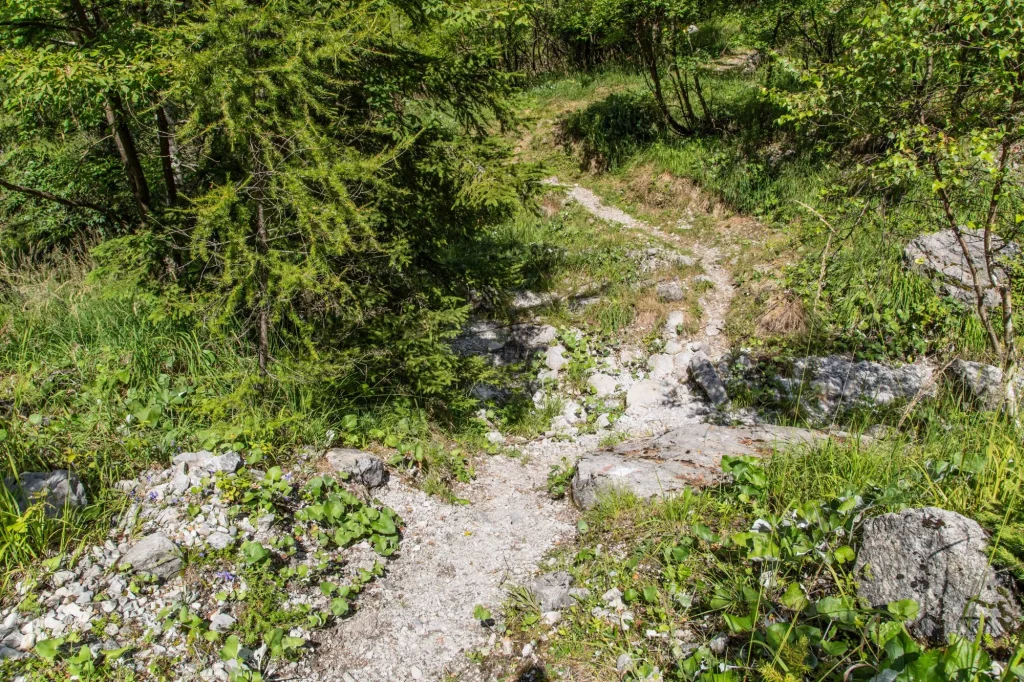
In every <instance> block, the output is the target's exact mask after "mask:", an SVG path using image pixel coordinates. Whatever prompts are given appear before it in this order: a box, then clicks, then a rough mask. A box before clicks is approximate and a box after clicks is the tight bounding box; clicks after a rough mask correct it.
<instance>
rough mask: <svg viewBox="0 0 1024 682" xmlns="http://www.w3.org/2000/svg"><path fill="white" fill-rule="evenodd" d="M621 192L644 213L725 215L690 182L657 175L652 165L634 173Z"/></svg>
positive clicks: (639, 168) (668, 175)
mask: <svg viewBox="0 0 1024 682" xmlns="http://www.w3.org/2000/svg"><path fill="white" fill-rule="evenodd" d="M623 192H624V195H625V198H626V200H627V201H629V202H630V203H632V204H636V205H638V206H640V207H641V208H643V209H644V210H646V211H665V210H674V211H685V210H688V211H690V212H691V213H694V214H698V215H700V214H711V215H714V214H716V213H724V209H721V208H720V207H719V206H718V203H717V202H716V201H714V200H713V199H712V198H711V197H709V196H708V195H707V194H705V193H704V192H702V191H701V189H700V188H699V187H697V185H696V184H694V183H693V181H691V180H690V179H689V178H680V177H676V176H675V175H672V174H671V173H661V174H660V175H656V174H655V171H654V167H653V166H651V165H644V166H639V167H637V168H635V169H633V170H632V171H631V172H630V179H629V182H628V183H627V184H626V186H625V187H624V188H623Z"/></svg>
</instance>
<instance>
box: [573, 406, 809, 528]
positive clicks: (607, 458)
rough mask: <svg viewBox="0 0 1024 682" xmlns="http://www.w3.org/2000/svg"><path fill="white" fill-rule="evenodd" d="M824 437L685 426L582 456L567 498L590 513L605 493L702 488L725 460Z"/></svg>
mask: <svg viewBox="0 0 1024 682" xmlns="http://www.w3.org/2000/svg"><path fill="white" fill-rule="evenodd" d="M825 437H826V436H825V435H824V434H820V433H817V432H815V431H809V430H807V429H797V428H791V427H783V426H748V427H727V426H714V425H711V424H687V425H685V426H680V427H678V428H675V429H672V430H671V431H668V432H666V433H664V434H662V435H660V436H657V437H653V438H641V439H637V440H633V441H628V442H626V443H621V444H619V445H617V446H615V447H613V448H610V449H605V450H599V451H597V452H593V453H589V454H586V455H584V456H583V457H581V458H580V460H579V462H577V464H576V473H575V475H574V476H573V479H572V498H573V501H574V502H575V503H576V505H577V506H579V507H581V508H583V509H589V508H591V507H593V506H594V504H596V502H597V495H598V492H599V491H600V490H602V489H605V488H621V489H625V490H628V491H630V492H632V493H633V494H635V495H637V496H638V497H642V498H649V497H655V496H658V495H671V494H673V493H677V492H679V491H681V490H683V489H684V488H703V487H706V486H708V485H712V484H714V483H717V482H719V481H721V480H722V478H723V477H724V473H723V472H722V467H721V463H722V457H723V456H724V455H733V456H735V455H760V454H762V453H764V452H768V451H771V450H772V449H775V448H777V447H779V446H785V445H796V444H806V443H811V442H814V441H815V440H818V439H823V438H825Z"/></svg>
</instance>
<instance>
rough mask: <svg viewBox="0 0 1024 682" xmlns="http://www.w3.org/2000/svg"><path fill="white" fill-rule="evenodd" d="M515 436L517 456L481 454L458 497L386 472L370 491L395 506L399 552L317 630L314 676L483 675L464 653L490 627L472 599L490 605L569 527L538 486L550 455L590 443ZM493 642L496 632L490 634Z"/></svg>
mask: <svg viewBox="0 0 1024 682" xmlns="http://www.w3.org/2000/svg"><path fill="white" fill-rule="evenodd" d="M594 438H595V437H588V438H586V439H581V440H583V441H584V442H582V443H559V444H558V446H559V447H558V448H552V447H546V446H545V445H544V444H540V443H538V444H530V445H527V446H524V448H523V451H524V452H525V453H526V454H527V456H526V457H524V458H522V459H513V458H510V457H507V456H503V455H495V456H492V457H488V458H487V459H485V460H482V461H481V462H480V464H479V466H478V468H477V476H476V479H475V480H474V481H473V483H471V484H469V485H467V486H464V487H463V489H461V490H459V491H457V492H458V494H460V495H463V496H465V497H466V498H468V499H469V504H467V505H465V506H459V505H450V504H447V503H445V502H443V501H441V500H439V499H437V498H436V497H435V498H431V497H429V496H427V495H426V494H424V493H423V492H421V491H419V490H415V489H413V488H410V487H409V486H407V485H405V484H404V483H401V482H394V481H393V482H392V483H390V484H389V485H388V487H387V488H386V489H384V490H383V491H381V492H380V493H379V494H378V497H379V499H380V500H381V501H382V502H383V503H384V504H386V505H388V506H390V507H392V508H393V509H395V510H396V511H397V512H398V513H399V514H401V515H402V517H403V518H404V520H405V521H406V523H407V524H408V525H407V526H406V528H405V530H404V532H403V540H402V549H401V554H400V555H398V557H397V558H396V559H395V560H394V561H393V562H392V563H391V565H390V567H389V570H388V573H387V575H386V576H385V577H384V578H383V579H381V580H378V581H377V582H375V583H374V584H373V585H372V586H371V587H370V588H369V589H368V590H367V592H366V593H365V594H364V595H363V596H362V597H361V598H360V605H359V611H358V613H356V614H355V615H354V616H353V617H351V618H349V619H347V620H344V621H342V622H341V623H339V624H338V626H337V627H335V628H334V629H332V630H329V631H326V632H324V633H323V634H322V635H321V636H320V642H319V643H320V646H321V650H320V654H319V655H318V656H317V657H316V663H315V664H314V667H315V672H314V674H313V675H312V678H313V679H322V680H344V682H353V681H354V682H385V681H387V682H391V681H393V680H420V679H422V680H441V679H444V676H445V675H446V674H453V675H458V677H457V679H459V680H460V681H463V682H465V681H470V680H477V679H482V676H483V674H482V673H481V672H480V670H479V669H478V668H477V667H476V666H475V665H473V664H472V663H471V662H470V661H469V659H468V658H467V653H469V652H470V651H471V650H479V649H480V648H481V647H486V646H487V644H488V639H489V632H488V631H487V630H486V629H485V628H484V627H482V626H481V625H480V623H479V621H477V620H475V619H474V618H473V608H474V606H476V605H477V604H481V605H485V606H487V607H488V608H490V609H492V610H494V611H495V612H496V611H497V609H498V608H499V607H500V605H501V603H502V602H503V601H504V599H505V597H506V591H507V589H508V588H509V587H510V586H513V585H521V584H525V583H528V582H530V580H531V578H532V577H533V576H534V574H535V573H536V571H537V569H538V565H539V564H540V563H541V561H542V559H543V558H544V555H545V553H546V552H547V551H548V550H549V549H551V548H552V547H553V546H554V545H555V544H556V543H558V542H559V541H561V540H564V539H567V538H569V537H570V534H571V533H573V532H574V528H575V526H574V522H575V512H574V511H573V509H572V507H571V505H569V504H567V503H566V502H565V501H554V500H552V499H551V498H550V497H549V496H548V494H547V492H546V489H545V485H546V481H547V474H548V470H549V468H550V466H551V465H552V464H555V463H557V462H558V461H560V459H561V457H562V456H568V457H569V458H570V459H572V458H574V457H575V456H576V455H577V454H580V453H582V452H584V451H585V450H587V449H588V448H593V447H594V446H595V445H596V442H594ZM492 646H494V647H495V648H496V649H498V650H499V651H500V650H501V647H502V642H501V641H500V640H498V641H496V642H492Z"/></svg>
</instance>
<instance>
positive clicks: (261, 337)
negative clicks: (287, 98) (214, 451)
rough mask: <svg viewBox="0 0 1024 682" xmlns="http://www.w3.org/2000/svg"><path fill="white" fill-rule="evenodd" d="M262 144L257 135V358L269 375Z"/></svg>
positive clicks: (254, 143)
mask: <svg viewBox="0 0 1024 682" xmlns="http://www.w3.org/2000/svg"><path fill="white" fill-rule="evenodd" d="M261 147H262V145H261V144H260V142H259V141H258V140H256V139H255V138H254V139H252V140H251V141H250V143H249V149H250V152H251V153H252V159H253V195H254V196H253V198H254V199H255V200H256V254H257V255H256V258H257V261H256V287H257V293H258V302H257V304H256V306H257V308H256V358H257V363H258V365H259V368H260V375H261V376H263V377H266V376H267V361H268V358H269V356H270V292H269V282H268V279H269V272H268V271H267V264H266V258H267V252H268V251H269V250H270V249H269V243H270V237H269V235H268V231H267V220H266V215H265V212H264V204H265V203H266V175H267V169H266V167H265V166H264V164H263V156H262V151H261Z"/></svg>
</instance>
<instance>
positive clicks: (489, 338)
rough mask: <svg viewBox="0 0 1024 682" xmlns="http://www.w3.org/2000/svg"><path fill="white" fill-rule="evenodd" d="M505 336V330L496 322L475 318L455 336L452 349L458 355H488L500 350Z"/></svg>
mask: <svg viewBox="0 0 1024 682" xmlns="http://www.w3.org/2000/svg"><path fill="white" fill-rule="evenodd" d="M507 338H508V332H507V330H506V329H505V328H504V327H502V326H501V325H499V324H498V323H497V322H491V321H489V320H477V321H475V322H471V323H470V324H468V325H466V328H465V329H464V330H463V332H462V333H461V334H459V335H458V336H457V337H455V340H454V341H452V350H454V351H455V352H456V353H458V354H460V355H488V354H491V353H497V352H499V351H501V349H502V348H504V347H505V341H506V339H507Z"/></svg>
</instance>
